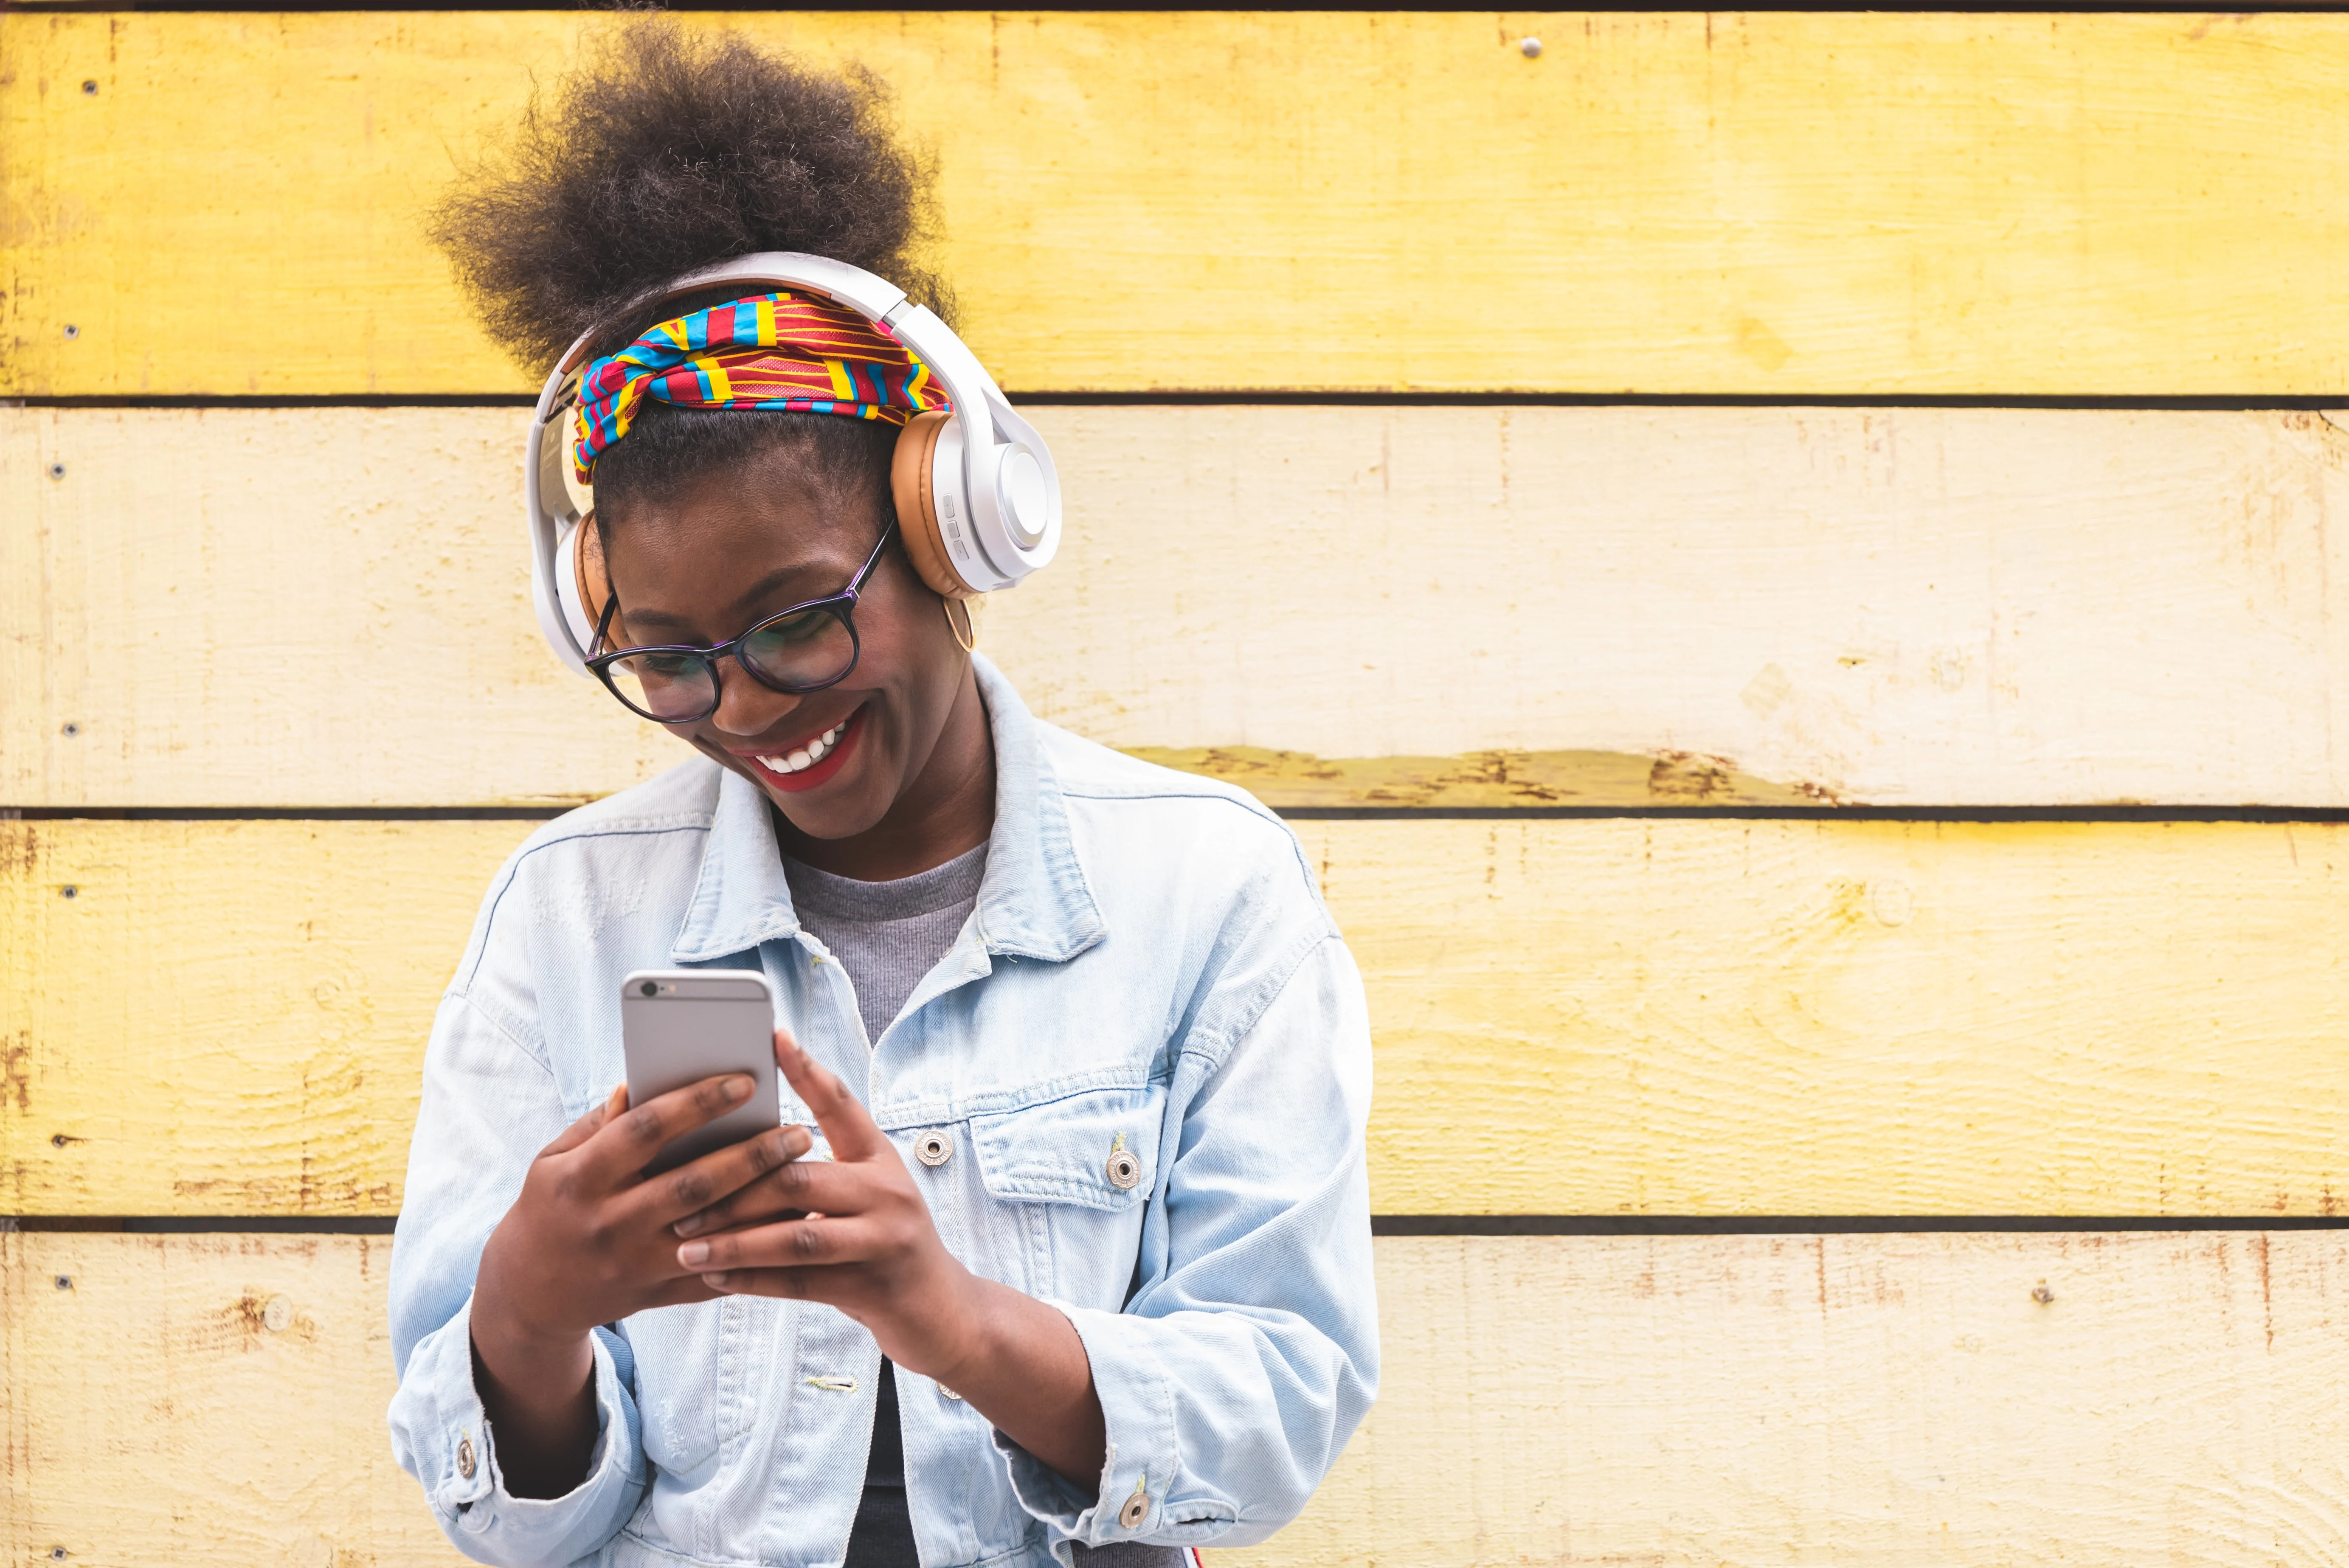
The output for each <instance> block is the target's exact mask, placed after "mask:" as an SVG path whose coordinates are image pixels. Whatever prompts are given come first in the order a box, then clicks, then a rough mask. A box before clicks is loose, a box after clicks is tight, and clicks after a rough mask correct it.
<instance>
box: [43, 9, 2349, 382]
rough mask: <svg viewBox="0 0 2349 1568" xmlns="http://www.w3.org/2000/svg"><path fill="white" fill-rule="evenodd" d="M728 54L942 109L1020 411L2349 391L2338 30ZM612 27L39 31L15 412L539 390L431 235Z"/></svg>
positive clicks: (1355, 23) (1989, 31) (1004, 31)
mask: <svg viewBox="0 0 2349 1568" xmlns="http://www.w3.org/2000/svg"><path fill="white" fill-rule="evenodd" d="M695 21H696V25H706V26H719V25H723V24H725V23H727V22H729V21H731V22H732V23H734V24H735V25H738V26H742V27H744V28H745V29H747V30H748V31H749V32H750V33H751V34H752V35H753V36H755V37H757V38H759V39H760V40H761V41H763V42H765V43H768V44H773V45H783V46H792V47H796V48H801V49H804V50H806V51H809V52H811V53H812V55H814V56H815V57H820V58H825V59H830V58H836V57H854V58H857V59H861V60H863V61H864V62H866V63H868V64H869V65H871V66H872V67H874V68H875V69H877V70H878V71H879V72H881V74H882V75H883V76H885V77H886V78H887V79H888V80H889V81H890V82H892V83H893V84H894V85H895V88H896V89H897V91H898V93H899V95H900V99H901V102H902V105H903V109H904V116H905V122H906V126H907V129H908V130H909V132H910V134H911V135H912V137H913V138H914V139H916V142H917V143H921V144H926V145H928V146H931V147H934V148H935V149H936V153H937V156H938V162H939V168H940V176H941V188H940V193H941V204H942V209H943V216H944V221H945V226H946V233H947V245H946V248H945V252H944V255H943V260H944V262H945V263H946V265H947V269H948V271H949V273H950V274H951V275H952V276H953V277H954V278H955V279H956V280H957V286H958V288H959V292H960V294H961V297H962V299H963V300H964V302H965V303H966V306H967V315H968V327H969V331H970V335H971V338H972V341H973V344H974V346H975V347H977V349H978V352H979V353H980V355H981V356H983V357H985V358H987V359H988V361H989V362H990V364H991V365H992V366H993V367H994V368H995V370H996V371H997V373H998V374H999V376H1000V377H1001V378H1002V379H1003V381H1004V383H1005V384H1006V385H1007V386H1009V387H1011V388H1012V389H1013V390H1015V391H1017V390H1019V389H1022V388H1035V387H1054V388H1062V389H1114V390H1147V389H1152V388H1164V387H1187V388H1264V387H1279V388H1294V387H1309V388H1398V389H1479V388H1523V389H1528V390H1543V391H1573V392H1614V391H1619V390H1632V391H1641V392H1675V391H1678V392H1709V393H1754V394H1762V395H1765V396H1780V395H1787V396H1793V395H1801V394H1805V393H1821V392H1826V393H1843V394H1867V393H1884V394H1892V393H1899V394H1904V395H1905V394H1922V393H1982V392H1996V393H2017V394H2020V393H2057V394H2075V393H2168V394H2184V393H2213V394H2230V395H2240V396H2251V395H2261V394H2273V395H2282V394H2323V393H2327V392H2331V391H2333V390H2336V389H2338V388H2340V387H2343V386H2344V384H2349V348H2344V345H2349V331H2344V326H2349V319H2344V313H2349V299H2344V295H2343V294H2342V292H2341V291H2340V290H2339V289H2338V288H2337V287H2335V286H2334V284H2333V281H2332V280H2333V278H2334V276H2335V274H2336V271H2337V268H2336V265H2335V263H2336V261H2337V258H2338V257H2339V256H2340V255H2341V254H2342V253H2343V252H2344V248H2349V189H2344V186H2343V183H2342V181H2340V180H2339V179H2338V178H2337V174H2338V170H2339V169H2340V167H2341V165H2342V162H2343V160H2344V156H2349V127H2344V122H2343V121H2342V119H2341V117H2340V116H2339V115H2338V114H2337V113H2336V112H2335V108H2336V104H2337V99H2338V96H2339V90H2340V82H2341V80H2342V78H2343V74H2344V69H2349V20H2344V18H2343V17H2341V16H2338V15H2265V16H2260V15H2232V16H2226V17H2223V18H2221V19H2220V20H2218V21H2216V22H2212V21H2210V20H2209V19H2207V18H2204V17H2201V16H2195V15H2070V16H2065V15H2056V16H2043V15H2017V16H1982V15H1834V14H1828V15H1803V14H1795V13H1759V14H1745V15H1697V14H1692V13H1691V14H1652V13H1651V14H1640V13H1606V12H1601V13H1595V14H1593V13H1580V14H1575V13H1569V14H1548V15H1541V14H1531V13H1517V14H1509V15H1502V16H1497V17H1496V16H1495V15H1492V14H1489V13H1485V14H1458V15H1452V14H1397V13H1357V14H1346V15H1327V14H1315V13H1279V12H1271V13H1229V12H1224V13H1213V14H1181V13H1124V14H1103V13H1092V14H1083V13H1065V12H1053V13H1042V14H1036V13H1029V14H1021V13H980V12H962V13H922V12H910V13H902V14H890V13H877V12H876V13H834V14H823V13H802V14H797V15H775V14H766V13H762V14H757V15H745V16H740V17H734V18H725V17H719V16H710V17H700V18H696V19H695ZM591 25H593V24H591V23H589V22H587V21H585V20H583V19H581V18H579V17H576V16H564V15H532V14H528V13H489V14H482V13H462V12H457V13H448V12H443V13H425V14H398V13H373V14H322V15H109V16H97V15H73V14H69V13H68V14H49V15H33V14H23V13H19V14H16V15H9V16H7V17H5V19H0V52H5V63H0V149H5V153H0V160H5V161H0V207H5V211H6V213H7V220H6V222H5V225H0V236H5V241H4V243H5V249H0V273H5V288H0V300H5V313H6V314H5V321H0V343H5V345H6V352H5V355H0V365H5V369H0V393H5V394H16V395H26V394H32V395H50V394H110V395H153V394H181V393H214V394H239V395H242V394H255V393H258V394H289V393H298V394H316V393H325V394H348V393H403V392H406V393H414V392H429V393H452V392H470V391H484V390H496V391H512V390H516V389H520V388H521V387H522V386H523V381H522V378H521V377H519V376H518V374H517V373H516V371H515V370H514V368H513V367H512V366H509V365H506V364H504V363H502V361H501V360H500V359H499V358H498V357H497V356H495V355H494V354H493V353H492V351H491V350H490V349H489V347H488V346H487V345H486V344H485V343H484V342H483V341H482V340H481V337H480V336H479V335H477V333H476V332H475V330H474V329H473V327H472V325H471V322H470V320H469V318H468V317H467V316H466V315H465V313H464V312H463V311H462V310H461V309H460V306H459V304H458V302H457V299H456V296H455V294H454V291H453V289H452V288H451V286H450V280H449V273H448V272H447V269H446V267H445V266H444V265H443V263H441V262H440V260H439V259H438V258H437V257H436V256H434V255H433V254H431V253H429V251H428V250H427V249H426V247H425V245H424V243H423V242H422V241H421V239H420V237H419V212H420V211H421V209H422V207H423V205H424V204H425V203H426V202H427V201H429V200H430V198H431V197H432V196H433V194H434V193H435V192H437V191H439V190H440V188H441V187H442V186H444V185H445V184H446V183H447V182H448V181H449V180H450V177H451V174H452V172H453V171H454V169H455V168H456V167H457V165H458V164H459V163H460V162H461V161H462V160H464V159H465V158H466V157H467V156H468V155H469V154H470V152H471V150H472V149H473V148H475V147H476V146H478V145H479V144H480V142H481V139H482V138H483V137H484V136H485V135H487V134H490V133H492V132H493V131H494V130H496V129H499V128H501V127H502V126H504V125H506V124H508V123H510V122H511V121H512V118H513V116H514V115H515V113H516V112H517V111H518V110H519V108H521V106H522V103H523V99H524V97H525V95H526V94H527V92H528V90H529V88H530V86H531V83H532V81H533V77H534V76H535V77H538V78H540V79H543V78H545V77H547V76H549V75H550V74H551V73H552V72H553V71H554V70H555V69H556V68H558V67H560V66H561V64H562V63H563V62H564V59H565V58H567V57H569V56H570V55H571V54H572V53H573V52H574V48H575V46H576V44H577V40H578V38H579V36H580V34H581V32H582V30H583V29H584V28H585V27H587V26H591ZM1527 34H1533V35H1537V36H1540V38H1541V39H1542V41H1543V44H1544V49H1543V52H1542V54H1541V56H1540V57H1539V58H1537V59H1527V58H1526V57H1524V56H1523V55H1522V54H1521V53H1520V52H1519V50H1518V47H1517V44H1518V40H1519V38H1520V37H1521V36H1525V35H1527ZM85 81H88V82H92V83H95V84H96V85H97V90H96V91H95V92H93V93H85V92H84V91H83V90H82V87H81V84H82V83H83V82H85ZM223 103H234V104H236V105H237V106H238V112H237V113H234V114H222V113H220V112H219V108H220V106H221V105H222V104H223ZM975 126H976V127H984V128H985V132H984V134H978V135H974V134H972V133H971V129H970V128H972V127H975ZM258 214H267V221H266V222H259V221H257V220H256V215H258ZM264 322H265V323H266V324H267V326H266V330H258V331H224V330H222V324H224V323H240V324H242V323H255V324H258V323H264ZM67 324H72V325H76V326H78V328H79V329H80V330H79V333H78V336H76V337H75V338H72V339H70V340H69V339H67V338H66V337H65V336H64V334H63V329H64V327H65V325H67Z"/></svg>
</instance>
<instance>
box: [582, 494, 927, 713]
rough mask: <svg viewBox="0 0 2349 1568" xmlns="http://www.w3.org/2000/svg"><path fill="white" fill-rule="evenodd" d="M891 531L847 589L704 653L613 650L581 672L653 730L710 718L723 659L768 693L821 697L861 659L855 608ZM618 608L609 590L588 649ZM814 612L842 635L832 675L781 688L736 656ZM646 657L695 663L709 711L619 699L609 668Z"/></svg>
mask: <svg viewBox="0 0 2349 1568" xmlns="http://www.w3.org/2000/svg"><path fill="white" fill-rule="evenodd" d="M589 526H592V524H591V525H589ZM896 531H897V520H896V519H895V518H894V517H893V518H891V519H890V520H889V522H888V526H886V527H885V528H884V529H882V531H881V538H880V539H879V541H878V542H875V543H874V546H873V553H872V554H870V555H868V556H866V557H865V558H864V565H862V566H860V567H858V568H857V569H856V575H855V576H854V577H852V578H850V579H849V581H848V586H847V587H845V588H843V589H842V590H841V591H840V592H839V593H828V594H826V595H825V596H824V597H823V598H821V599H810V600H807V601H805V602H803V603H798V604H793V605H791V606H789V607H788V608H786V609H781V610H778V611H776V612H775V613H774V614H771V615H761V617H760V618H759V620H758V622H757V624H754V625H752V626H751V627H750V628H749V629H748V630H747V631H745V632H743V633H742V634H741V635H740V636H738V637H731V638H729V639H728V640H727V641H725V642H722V643H713V644H711V645H709V646H708V647H706V648H705V647H700V646H698V645H694V644H691V643H656V644H649V645H646V646H644V647H641V648H615V649H613V650H612V651H611V652H610V653H608V654H596V655H592V656H591V657H590V658H589V659H588V660H587V667H588V668H589V669H591V670H593V671H595V678H596V679H597V680H599V681H602V682H603V683H604V689H605V691H608V692H610V693H611V694H612V697H613V700H615V701H616V702H617V703H618V704H619V705H620V706H621V707H625V708H626V709H627V710H628V711H629V712H630V713H633V714H636V716H637V717H641V718H648V719H650V720H652V721H653V722H654V723H655V724H699V723H700V722H701V721H702V720H703V719H705V718H708V717H709V716H710V715H711V714H713V713H716V712H717V711H718V707H719V703H721V702H723V701H724V700H725V697H726V691H725V686H724V685H723V680H724V677H723V676H721V675H720V673H719V667H718V666H719V660H721V659H723V658H725V657H726V655H729V654H731V655H734V662H735V664H736V665H740V668H741V671H742V673H743V674H744V675H746V676H750V678H751V679H752V680H754V681H757V682H758V683H759V684H760V685H761V686H765V687H766V688H767V689H768V690H769V691H779V692H782V693H784V694H786V695H788V696H805V695H806V694H807V693H809V692H812V691H822V690H823V689H824V688H825V687H826V686H838V685H839V684H840V683H841V682H843V681H844V680H846V679H847V678H848V677H849V676H851V675H852V674H854V672H855V669H856V661H857V660H858V659H860V658H862V657H864V640H863V639H862V638H860V637H859V636H858V635H857V634H856V606H857V603H858V602H859V601H860V600H861V599H862V597H863V594H864V584H865V582H866V580H867V579H868V578H870V577H871V576H872V575H873V569H874V567H876V566H878V565H880V564H881V552H883V551H884V550H886V549H887V548H888V547H889V540H890V538H891V536H892V535H894V534H895V532H896ZM619 607H620V595H619V593H618V592H617V590H615V591H614V592H613V593H611V594H610V595H609V596H608V597H606V598H605V601H604V613H603V614H601V615H599V616H597V617H596V618H595V642H593V643H591V644H589V646H590V647H591V648H593V647H601V646H602V645H603V644H604V638H605V634H607V633H608V632H609V631H610V629H611V624H612V614H613V612H615V611H616V610H617V609H618V608H619ZM818 610H820V611H822V612H823V613H824V614H828V615H831V616H833V618H835V619H836V620H838V621H839V622H840V624H842V625H843V627H845V628H847V631H848V663H847V665H845V666H843V668H842V670H841V672H840V673H839V674H838V675H836V676H831V677H829V678H828V679H825V680H820V681H814V682H811V683H808V684H805V685H797V684H792V685H787V684H785V683H784V682H781V681H777V680H770V679H769V678H767V676H764V675H762V674H761V673H760V671H759V669H758V668H757V666H756V665H752V664H751V663H750V660H748V659H746V658H744V657H743V656H742V645H743V644H745V643H747V642H749V641H750V639H751V638H753V637H755V636H757V635H758V634H760V633H761V632H763V631H765V630H766V629H767V628H768V627H770V626H771V625H773V624H775V623H776V622H778V621H788V620H790V619H791V618H792V616H794V615H804V614H808V613H809V612H811V611H818ZM647 654H666V655H670V656H672V657H678V658H692V659H698V660H700V661H701V665H702V667H703V668H704V669H706V670H707V671H709V707H705V708H703V709H702V710H701V711H700V712H698V713H696V714H693V715H691V716H690V717H662V716H661V715H659V714H654V713H647V712H645V710H644V709H642V708H640V707H637V706H636V704H635V703H632V702H630V701H629V700H628V699H627V698H626V697H625V696H621V695H620V688H619V687H618V686H616V685H615V684H614V683H613V680H612V673H611V668H610V666H611V665H614V664H616V663H617V662H618V661H619V660H621V659H626V658H636V657H640V656H642V655H647Z"/></svg>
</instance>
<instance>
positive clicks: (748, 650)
mask: <svg viewBox="0 0 2349 1568" xmlns="http://www.w3.org/2000/svg"><path fill="white" fill-rule="evenodd" d="M739 652H740V657H741V660H742V662H743V663H744V664H745V665H748V666H749V667H750V670H751V671H752V672H753V673H754V674H756V675H757V676H758V677H759V678H760V679H761V681H763V682H765V683H766V684H767V685H769V686H775V687H778V688H779V689H781V690H783V691H817V690H820V689H822V688H823V687H824V686H830V685H832V684H833V682H835V681H837V680H839V679H840V678H841V677H842V676H845V675H846V674H847V673H848V672H849V670H850V668H851V667H852V666H854V665H855V663H856V636H855V634H854V633H853V632H851V631H850V630H849V626H848V619H847V617H846V616H845V615H843V614H839V613H838V612H837V611H836V610H834V609H832V608H824V609H809V610H800V611H795V612H793V613H792V614H788V615H779V616H777V617H776V618H775V619H774V620H771V621H769V622H767V623H765V624H762V625H760V626H757V627H755V628H753V629H752V630H751V632H750V634H749V635H748V636H746V637H744V638H743V639H742V642H741V645H740V650H739ZM604 670H605V674H606V675H608V676H610V677H611V681H612V689H613V690H614V691H615V692H616V693H617V694H618V695H619V698H620V700H621V701H622V702H624V703H626V704H627V705H628V706H629V707H632V708H635V709H636V711H637V712H638V713H640V714H642V715H644V716H645V717H647V718H649V719H653V720H655V721H657V722H658V723H662V724H690V723H692V722H693V721H695V720H697V719H699V718H704V717H708V716H709V714H710V713H711V712H712V711H713V710H714V709H715V708H716V707H718V672H717V669H716V667H715V666H714V665H712V663H711V661H710V660H709V656H708V655H703V654H698V653H697V654H688V653H668V652H661V651H655V652H649V653H642V654H630V655H627V656H626V657H625V658H618V659H614V660H613V661H612V662H611V663H609V664H607V665H605V666H604Z"/></svg>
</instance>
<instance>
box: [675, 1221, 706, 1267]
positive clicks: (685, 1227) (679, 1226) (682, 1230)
mask: <svg viewBox="0 0 2349 1568" xmlns="http://www.w3.org/2000/svg"><path fill="white" fill-rule="evenodd" d="M669 1229H670V1230H672V1231H675V1232H676V1233H678V1235H680V1236H689V1235H691V1234H693V1233H694V1232H696V1231H698V1230H699V1229H701V1216H700V1215H698V1214H688V1215H687V1216H686V1217H685V1218H684V1219H682V1220H679V1221H678V1222H677V1223H676V1224H674V1225H671V1226H670V1227H669ZM684 1261H685V1260H684V1259H682V1258H680V1259H678V1262H679V1263H683V1262H684Z"/></svg>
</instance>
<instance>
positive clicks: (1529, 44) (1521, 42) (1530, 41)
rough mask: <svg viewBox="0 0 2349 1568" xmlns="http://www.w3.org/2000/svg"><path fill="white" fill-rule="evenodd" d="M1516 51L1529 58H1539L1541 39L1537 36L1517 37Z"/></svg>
mask: <svg viewBox="0 0 2349 1568" xmlns="http://www.w3.org/2000/svg"><path fill="white" fill-rule="evenodd" d="M1517 53H1519V54H1521V55H1523V56H1524V57H1526V58H1527V59H1529V60H1538V59H1540V58H1541V40H1540V39H1539V38H1519V39H1518V40H1517Z"/></svg>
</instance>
